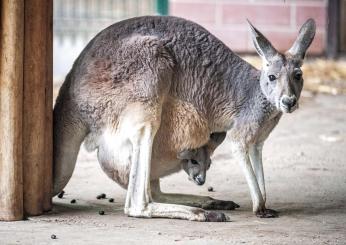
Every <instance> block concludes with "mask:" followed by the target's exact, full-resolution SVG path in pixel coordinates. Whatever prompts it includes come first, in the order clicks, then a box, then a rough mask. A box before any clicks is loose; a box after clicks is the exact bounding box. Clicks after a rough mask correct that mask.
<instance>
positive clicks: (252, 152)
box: [249, 143, 266, 203]
mask: <svg viewBox="0 0 346 245" xmlns="http://www.w3.org/2000/svg"><path fill="white" fill-rule="evenodd" d="M262 149H263V143H260V144H254V145H250V147H249V156H250V160H251V164H252V168H253V170H254V172H255V175H256V178H257V182H258V185H259V188H260V190H261V193H262V197H263V200H264V203H265V202H266V189H265V181H264V173H263V162H262Z"/></svg>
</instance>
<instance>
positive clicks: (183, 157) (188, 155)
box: [177, 150, 196, 160]
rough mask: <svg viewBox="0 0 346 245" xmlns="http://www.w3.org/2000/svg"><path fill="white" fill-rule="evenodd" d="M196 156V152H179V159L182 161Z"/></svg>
mask: <svg viewBox="0 0 346 245" xmlns="http://www.w3.org/2000/svg"><path fill="white" fill-rule="evenodd" d="M195 155H196V150H183V151H181V152H178V154H177V158H178V159H180V160H187V159H192V158H193V157H194V156H195Z"/></svg>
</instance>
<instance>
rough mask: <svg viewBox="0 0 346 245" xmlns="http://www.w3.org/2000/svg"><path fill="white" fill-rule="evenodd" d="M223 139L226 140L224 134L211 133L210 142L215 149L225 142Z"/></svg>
mask: <svg viewBox="0 0 346 245" xmlns="http://www.w3.org/2000/svg"><path fill="white" fill-rule="evenodd" d="M225 138H226V132H221V133H220V132H219V133H212V134H211V135H210V140H211V141H212V143H213V144H214V145H215V147H217V146H218V145H220V144H221V143H222V142H223V141H224V140H225Z"/></svg>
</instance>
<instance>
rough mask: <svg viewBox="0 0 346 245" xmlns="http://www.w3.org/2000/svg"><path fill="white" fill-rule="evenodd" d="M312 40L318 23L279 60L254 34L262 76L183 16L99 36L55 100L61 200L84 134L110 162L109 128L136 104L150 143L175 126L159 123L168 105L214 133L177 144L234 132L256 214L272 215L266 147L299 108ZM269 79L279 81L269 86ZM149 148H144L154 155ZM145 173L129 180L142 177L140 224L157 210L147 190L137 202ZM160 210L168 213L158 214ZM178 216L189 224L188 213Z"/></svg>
mask: <svg viewBox="0 0 346 245" xmlns="http://www.w3.org/2000/svg"><path fill="white" fill-rule="evenodd" d="M314 33H315V24H314V21H313V20H311V19H310V20H308V21H307V22H306V23H305V24H304V25H303V27H302V29H301V31H300V34H299V36H298V38H297V41H296V42H295V44H294V46H293V47H292V49H291V52H288V53H286V54H281V53H279V52H277V51H276V50H275V49H274V48H273V47H272V45H271V44H270V42H269V41H268V40H267V39H266V38H265V37H264V36H263V34H261V33H260V32H259V31H258V30H257V29H256V28H254V27H252V35H253V37H254V38H253V40H254V44H255V46H256V48H257V51H258V52H259V54H260V55H261V56H262V58H263V69H262V71H259V70H257V69H255V68H254V67H253V66H251V65H250V64H248V63H247V62H246V61H244V60H243V59H241V58H240V57H239V56H237V55H236V54H234V53H233V52H232V51H231V50H230V49H229V48H228V47H227V46H225V45H224V44H223V43H222V42H221V41H220V40H218V39H217V38H216V37H214V36H213V35H212V34H210V33H209V32H208V31H207V30H205V29H204V28H203V27H201V26H199V25H197V24H195V23H193V22H191V21H187V20H184V19H181V18H176V17H158V16H147V17H138V18H133V19H129V20H125V21H121V22H119V23H116V24H114V25H112V26H110V27H108V28H106V29H105V30H103V31H101V32H100V33H99V34H98V35H97V36H96V37H95V38H94V39H93V40H92V41H90V43H89V44H88V45H87V47H86V48H85V49H84V50H83V52H82V53H81V55H80V56H79V57H78V59H77V60H76V62H75V63H74V65H73V68H72V70H71V71H70V73H69V75H68V76H67V78H66V80H65V83H64V85H63V87H62V89H61V90H60V93H59V96H58V98H57V102H56V106H55V109H54V117H55V118H54V193H55V194H56V193H58V192H59V191H61V189H62V188H63V187H64V186H65V185H66V184H67V181H68V179H69V178H70V176H71V174H72V171H73V168H74V165H75V159H76V156H77V154H78V150H79V146H80V144H81V142H82V141H83V140H84V139H85V137H86V135H88V136H87V141H88V142H89V143H88V145H89V148H90V149H95V148H96V149H98V151H99V159H106V160H107V157H104V155H102V154H106V153H105V152H107V149H108V148H107V147H108V145H109V143H107V142H103V143H102V142H101V137H102V135H103V134H104V132H105V128H106V127H107V125H113V126H114V128H116V127H117V125H118V124H119V120H120V119H119V118H121V116H122V115H124V113H125V111H126V110H127V109H128V106H129V105H132V104H133V105H134V104H135V103H137V104H138V103H139V104H140V105H141V106H142V107H143V109H142V110H139V112H143V113H144V112H145V113H146V114H148V115H151V116H150V117H148V116H146V114H145V115H143V118H146V119H145V120H147V121H145V122H148V126H145V127H144V128H143V130H144V129H145V130H147V131H143V132H148V133H147V134H142V136H139V135H141V134H140V132H141V131H138V133H136V137H140V138H139V139H143V140H144V138H143V137H147V138H146V139H147V140H148V141H145V142H151V141H150V139H151V138H150V137H152V136H153V135H155V132H156V130H159V131H160V129H161V130H163V131H164V130H165V127H167V126H166V125H165V124H163V123H160V122H164V121H165V119H167V118H165V117H166V116H164V115H166V114H165V111H167V110H168V109H169V108H170V107H168V105H169V103H168V102H169V101H178V102H179V103H183V104H184V105H185V107H186V106H188V107H189V108H190V109H191V108H192V109H193V110H195V111H196V114H195V115H198V117H195V119H193V120H192V121H191V125H197V126H196V127H198V128H200V125H201V122H204V123H205V124H206V125H207V126H206V128H205V129H204V130H203V131H202V133H201V134H199V135H198V137H197V138H196V135H192V134H191V135H189V134H187V133H186V132H192V131H186V130H185V129H184V128H181V129H179V130H180V131H179V130H177V132H178V133H175V134H176V135H175V136H174V137H175V138H174V139H179V137H180V138H181V139H183V140H181V141H179V142H184V144H185V143H186V144H187V145H188V144H190V145H191V146H193V147H192V148H199V147H201V146H203V145H205V144H206V143H207V139H208V136H209V135H210V134H211V133H213V132H222V131H228V135H229V138H230V139H231V141H232V142H233V148H232V149H233V153H234V154H235V155H236V156H237V157H238V160H239V162H240V164H241V166H242V167H243V169H244V173H245V176H246V178H247V181H248V183H249V187H250V191H251V196H252V199H253V205H254V212H256V213H259V214H260V215H263V216H264V217H267V216H268V212H267V209H266V208H265V191H264V177H263V169H262V161H261V157H260V156H261V149H262V148H261V146H262V145H263V142H264V140H265V139H266V138H267V137H268V135H269V134H270V132H271V131H272V129H273V128H274V127H275V126H276V124H277V123H278V121H279V119H280V117H281V115H282V112H292V111H293V110H294V109H296V108H297V105H298V99H299V97H300V92H301V90H302V86H303V79H302V78H300V79H298V80H297V79H295V74H296V73H297V71H299V72H300V66H301V65H302V58H303V57H304V54H305V52H306V49H307V48H308V47H309V45H310V44H311V42H312V39H313V37H314ZM271 75H274V76H275V80H273V81H270V79H269V76H271ZM293 102H294V103H293ZM174 103H175V102H174ZM185 107H184V108H185ZM130 114H131V113H130ZM137 114H138V112H137ZM128 115H129V114H126V116H128ZM132 115H133V116H135V115H136V112H134V114H132ZM167 115H168V114H167ZM186 116H190V114H186ZM160 117H161V119H158V118H160ZM167 117H168V116H167ZM138 120H139V119H138ZM143 120H144V119H143ZM169 121H170V120H168V122H169ZM143 122H144V121H143ZM175 123H179V120H177V121H175ZM138 125H139V124H138ZM203 125H204V124H203ZM191 127H193V126H191ZM173 129H174V128H173ZM141 130H142V129H141ZM146 135H147V136H146ZM134 139H135V138H133V139H132V138H131V139H130V138H129V140H130V141H129V142H130V143H132V144H133V146H134V147H137V143H136V141H134ZM136 139H137V138H136ZM193 139H194V140H193ZM155 140H160V139H156V138H155ZM162 142H164V143H165V142H170V141H169V140H168V141H165V140H163V141H162ZM107 144H108V145H107ZM149 144H150V145H149V148H145V149H146V150H147V149H151V146H152V145H151V143H149ZM138 146H140V147H142V148H140V151H142V150H143V149H144V148H143V147H145V145H143V144H139V143H138ZM154 153H155V148H153V154H154ZM250 153H251V154H250ZM100 154H101V156H100ZM136 154H137V153H136ZM249 154H250V156H249ZM249 157H251V163H252V164H253V167H252V168H251V164H250V158H249ZM131 159H132V160H131ZM133 159H136V158H131V157H129V160H131V161H133ZM143 159H144V158H143ZM143 159H142V160H143ZM142 160H141V161H142ZM143 161H144V160H143ZM143 163H144V162H141V163H138V164H143ZM101 164H102V163H101ZM145 164H147V163H145ZM249 164H250V165H249ZM134 165H135V166H134ZM145 166H147V165H145ZM149 166H150V163H149ZM138 169H139V170H138ZM140 169H142V168H141V167H140V165H138V166H137V162H136V161H135V162H132V167H131V173H133V174H134V173H136V174H137V175H136V174H134V175H131V178H132V180H130V183H132V181H133V184H131V185H130V186H129V191H128V196H127V197H128V198H127V201H126V203H127V206H126V208H125V212H126V213H128V214H129V215H132V216H138V217H142V216H146V217H147V216H148V215H149V216H150V215H153V216H155V214H148V213H145V212H144V211H143V212H142V211H141V212H139V211H138V210H139V209H133V207H134V206H136V205H137V206H138V205H139V204H138V203H142V204H140V205H144V206H142V209H141V210H146V209H145V207H146V205H148V202H149V203H150V201H148V200H149V199H150V194H147V191H148V190H144V192H143V193H145V195H144V196H143V198H142V197H141V198H142V199H138V198H137V199H136V198H134V195H137V194H135V193H137V192H135V190H136V189H134V188H142V187H141V186H144V185H142V184H140V183H143V182H142V181H144V179H143V178H145V176H147V173H143V175H142V172H137V170H138V171H142V170H140ZM261 169H262V172H261ZM143 171H144V170H143ZM145 171H147V170H145ZM175 171H177V170H175ZM171 172H172V171H171ZM171 172H170V173H171ZM255 175H256V176H255ZM163 176H164V175H163ZM161 177H162V176H161ZM136 178H137V179H138V180H136ZM141 178H142V179H141ZM139 179H141V180H139ZM138 181H139V182H138ZM145 181H146V183H147V182H148V180H145ZM262 182H263V183H262ZM146 185H149V184H146ZM140 193H142V192H140ZM148 195H149V196H148ZM138 200H146V201H143V202H142V201H138ZM145 203H146V204H145ZM127 207H129V208H127ZM153 207H155V208H158V210H161V209H160V206H155V205H154V206H153ZM177 208H178V207H177ZM179 208H180V207H179ZM179 208H178V209H179ZM151 210H156V209H154V208H153V209H151ZM179 210H180V209H179ZM148 212H149V211H148ZM151 212H154V211H151ZM158 212H159V211H158ZM160 212H161V213H160ZM160 212H159V215H164V214H163V213H164V212H163V211H162V210H161V211H160ZM194 212H196V211H194ZM269 213H270V212H269ZM167 215H168V216H164V217H171V216H169V215H171V214H167ZM174 215H177V216H173V217H180V218H182V216H179V215H181V213H179V214H178V213H175V214H174ZM269 216H270V215H269ZM150 217H151V216H150ZM160 217H163V216H160ZM183 217H184V218H186V216H183ZM188 217H189V218H188V219H196V220H203V217H207V218H205V219H207V220H208V216H203V217H202V216H198V218H196V217H195V218H191V217H192V216H188ZM201 217H202V218H201Z"/></svg>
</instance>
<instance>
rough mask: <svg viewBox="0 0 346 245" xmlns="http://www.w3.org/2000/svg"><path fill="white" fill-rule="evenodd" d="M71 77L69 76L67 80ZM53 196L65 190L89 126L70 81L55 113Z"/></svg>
mask: <svg viewBox="0 0 346 245" xmlns="http://www.w3.org/2000/svg"><path fill="white" fill-rule="evenodd" d="M68 79H69V78H68V77H67V79H66V80H68ZM53 132H54V133H53V196H55V195H57V194H58V193H59V192H61V191H62V190H63V188H64V187H65V186H66V184H67V183H68V181H69V180H70V178H71V176H72V173H73V170H74V168H75V165H76V160H77V156H78V152H79V148H80V145H81V144H82V142H83V140H84V138H85V136H86V135H87V127H86V126H85V125H84V124H83V122H82V120H81V119H80V116H79V113H78V111H77V109H76V106H74V103H73V101H72V100H71V98H70V96H69V81H65V83H64V84H63V86H62V87H61V89H60V92H59V96H58V98H57V100H56V104H55V106H54V114H53Z"/></svg>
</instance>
